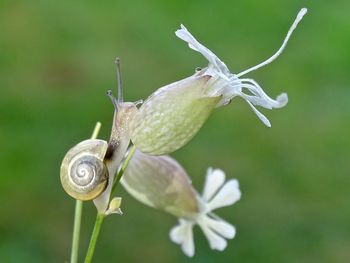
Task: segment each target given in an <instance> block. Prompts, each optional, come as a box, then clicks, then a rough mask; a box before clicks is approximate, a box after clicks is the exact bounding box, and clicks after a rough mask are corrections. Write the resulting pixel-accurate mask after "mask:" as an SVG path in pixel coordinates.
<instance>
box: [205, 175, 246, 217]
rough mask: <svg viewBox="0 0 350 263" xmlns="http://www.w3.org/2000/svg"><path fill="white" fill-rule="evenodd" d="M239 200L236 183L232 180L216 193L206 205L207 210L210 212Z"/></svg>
mask: <svg viewBox="0 0 350 263" xmlns="http://www.w3.org/2000/svg"><path fill="white" fill-rule="evenodd" d="M240 198H241V191H240V190H239V185H238V181H237V180H236V179H232V180H230V181H228V182H227V183H226V184H225V185H224V186H223V187H222V188H221V189H220V191H219V192H218V193H217V195H216V196H215V197H214V198H213V199H212V200H211V201H210V202H209V203H208V204H207V210H208V211H212V210H214V209H216V208H219V207H224V206H229V205H232V204H234V203H235V202H236V201H238V200H239V199H240Z"/></svg>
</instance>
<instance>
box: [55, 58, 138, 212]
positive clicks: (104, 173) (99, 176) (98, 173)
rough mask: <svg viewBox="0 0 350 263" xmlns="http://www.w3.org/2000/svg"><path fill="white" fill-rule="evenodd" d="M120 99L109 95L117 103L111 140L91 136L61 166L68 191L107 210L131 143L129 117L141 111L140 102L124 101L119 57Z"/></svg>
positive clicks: (77, 146) (70, 151) (70, 152)
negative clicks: (111, 193)
mask: <svg viewBox="0 0 350 263" xmlns="http://www.w3.org/2000/svg"><path fill="white" fill-rule="evenodd" d="M116 65H117V81H118V99H116V98H115V97H114V96H113V95H112V92H111V91H108V93H107V95H108V96H109V97H110V98H111V100H112V103H113V105H114V108H115V111H114V117H113V124H112V131H111V136H110V140H109V142H108V143H107V142H106V141H103V140H96V139H90V140H86V141H83V142H81V143H79V144H77V145H76V146H74V147H73V148H72V149H70V150H69V151H68V153H67V154H66V156H65V157H64V159H63V162H62V165H61V182H62V186H63V188H64V190H65V191H66V192H67V193H68V194H69V195H70V196H72V197H74V198H75V199H78V200H83V201H84V200H93V199H94V202H95V205H96V206H97V207H98V209H99V210H101V211H104V210H106V209H107V205H108V200H109V197H110V196H109V195H110V192H111V189H112V184H113V181H114V176H115V173H116V172H117V169H118V166H119V165H120V163H121V161H122V159H123V157H124V155H125V152H126V150H127V147H128V145H129V142H130V137H129V128H128V126H129V120H130V118H132V117H133V115H134V114H135V113H136V112H137V107H136V105H137V104H138V102H136V103H132V102H123V91H122V83H121V74H120V61H119V59H118V58H117V59H116Z"/></svg>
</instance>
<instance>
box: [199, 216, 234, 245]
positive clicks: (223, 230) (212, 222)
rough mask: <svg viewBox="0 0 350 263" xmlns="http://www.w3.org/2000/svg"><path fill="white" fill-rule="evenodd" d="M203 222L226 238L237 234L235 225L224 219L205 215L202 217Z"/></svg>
mask: <svg viewBox="0 0 350 263" xmlns="http://www.w3.org/2000/svg"><path fill="white" fill-rule="evenodd" d="M202 222H203V224H205V225H207V226H208V227H209V228H210V229H212V230H214V231H215V232H216V233H218V234H219V235H221V236H223V237H224V238H227V239H232V238H234V237H235V235H236V229H235V227H234V226H233V225H231V224H230V223H228V222H226V221H224V220H222V219H219V218H218V219H216V218H211V217H209V216H207V215H205V216H203V217H202Z"/></svg>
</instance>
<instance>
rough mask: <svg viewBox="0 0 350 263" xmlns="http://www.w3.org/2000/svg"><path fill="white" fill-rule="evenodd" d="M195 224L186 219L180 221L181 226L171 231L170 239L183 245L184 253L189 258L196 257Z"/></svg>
mask: <svg viewBox="0 0 350 263" xmlns="http://www.w3.org/2000/svg"><path fill="white" fill-rule="evenodd" d="M192 228H193V223H192V222H189V221H187V220H184V219H180V220H179V225H177V226H175V227H173V228H172V229H171V230H170V239H171V241H173V242H174V243H176V244H179V245H181V249H182V251H183V252H184V253H185V255H186V256H188V257H193V255H194V241H193V230H192Z"/></svg>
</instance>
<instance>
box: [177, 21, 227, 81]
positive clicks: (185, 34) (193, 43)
mask: <svg viewBox="0 0 350 263" xmlns="http://www.w3.org/2000/svg"><path fill="white" fill-rule="evenodd" d="M175 34H176V36H177V37H178V38H180V39H182V40H184V41H185V42H187V43H188V46H189V47H190V48H191V49H193V50H195V51H197V52H199V53H201V54H202V55H203V56H204V57H205V58H206V59H207V60H208V61H209V67H211V66H212V67H214V69H215V70H216V71H217V72H216V73H217V74H219V75H221V77H223V78H227V75H228V74H230V71H229V69H228V68H227V66H226V65H225V63H224V62H222V61H221V60H220V59H219V58H218V57H217V56H216V55H215V54H214V53H213V52H212V51H210V50H209V49H208V48H206V47H205V46H203V45H202V44H201V43H199V42H198V41H197V39H195V37H194V36H193V35H192V34H191V33H190V32H189V31H188V30H187V28H186V27H185V26H184V25H181V29H178V30H176V32H175Z"/></svg>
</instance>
